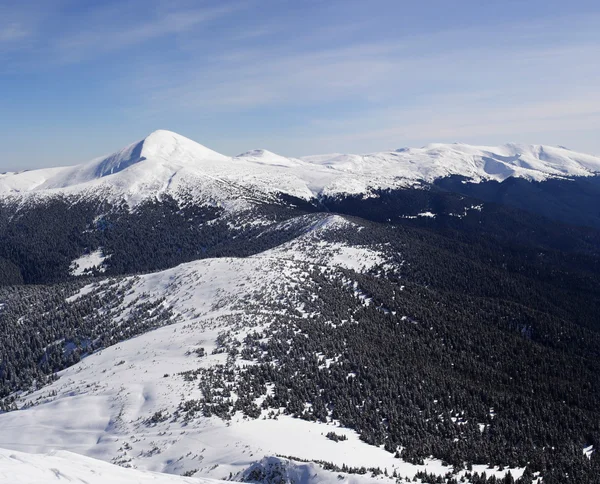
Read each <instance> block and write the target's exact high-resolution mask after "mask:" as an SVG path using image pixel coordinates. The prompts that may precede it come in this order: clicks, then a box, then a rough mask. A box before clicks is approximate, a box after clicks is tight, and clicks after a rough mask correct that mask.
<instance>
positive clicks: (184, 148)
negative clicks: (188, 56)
mask: <svg viewBox="0 0 600 484" xmlns="http://www.w3.org/2000/svg"><path fill="white" fill-rule="evenodd" d="M598 172H600V158H598V157H594V156H591V155H585V154H581V153H576V152H573V151H570V150H567V149H565V148H556V147H549V146H539V145H517V144H507V145H504V146H500V147H487V146H470V145H465V144H431V145H428V146H426V147H423V148H404V149H399V150H396V151H384V152H380V153H372V154H366V155H352V154H350V155H345V154H331V155H316V156H307V157H303V158H301V159H298V158H286V157H283V156H280V155H277V154H275V153H272V152H269V151H267V150H252V151H248V152H246V153H243V154H241V155H238V156H235V157H227V156H224V155H221V154H219V153H217V152H215V151H212V150H210V149H208V148H206V147H204V146H202V145H200V144H198V143H196V142H194V141H192V140H190V139H188V138H185V137H184V136H181V135H178V134H176V133H173V132H170V131H164V130H159V131H155V132H154V133H152V134H150V135H149V136H148V137H146V138H145V139H143V140H142V141H139V142H137V143H134V144H132V145H130V146H128V147H126V148H124V149H122V150H120V151H118V152H116V153H114V154H112V155H110V156H107V157H103V158H98V159H96V160H93V161H91V162H89V163H85V164H82V165H78V166H74V167H64V168H52V169H41V170H34V171H26V172H21V173H8V174H4V175H0V194H2V195H4V196H6V195H12V196H16V195H23V194H36V195H42V194H56V193H66V194H81V193H83V194H93V193H97V192H99V191H102V192H103V193H112V194H113V195H114V194H118V195H120V196H124V197H125V198H126V199H127V200H128V201H129V203H131V204H135V203H137V202H139V201H141V200H144V199H147V198H154V197H159V198H160V196H161V195H162V194H169V195H172V196H174V197H176V198H177V197H180V198H181V197H184V196H190V195H191V196H193V197H194V198H195V199H198V200H201V201H205V202H209V203H216V204H219V205H222V206H235V207H239V206H245V205H244V203H243V201H244V200H245V201H246V202H248V203H251V202H252V201H253V200H269V199H270V197H272V196H273V195H274V194H277V193H282V194H287V195H291V196H294V197H298V198H301V199H305V200H310V199H312V198H315V197H320V196H324V195H325V196H335V195H345V194H360V193H368V192H369V191H370V190H373V189H378V188H394V187H404V186H411V185H413V184H414V183H416V182H419V181H425V182H432V181H434V180H436V179H439V178H443V177H446V176H449V175H462V176H464V177H466V178H468V179H471V180H472V181H474V182H479V181H483V180H497V181H502V180H505V179H506V178H509V177H520V178H525V179H529V180H544V179H547V178H549V177H574V176H591V175H593V174H595V173H598ZM240 204H241V205H240Z"/></svg>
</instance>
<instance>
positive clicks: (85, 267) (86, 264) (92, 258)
mask: <svg viewBox="0 0 600 484" xmlns="http://www.w3.org/2000/svg"><path fill="white" fill-rule="evenodd" d="M105 260H106V257H105V256H104V254H103V252H102V249H98V250H95V251H94V252H90V253H89V254H85V255H82V256H81V257H79V258H77V259H75V260H74V261H73V262H71V267H70V274H71V275H73V276H83V275H85V274H90V273H91V271H92V269H98V270H99V271H100V272H104V271H105V269H106V268H105V267H104V265H103V264H104V261H105Z"/></svg>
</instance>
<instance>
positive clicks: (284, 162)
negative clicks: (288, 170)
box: [235, 149, 300, 166]
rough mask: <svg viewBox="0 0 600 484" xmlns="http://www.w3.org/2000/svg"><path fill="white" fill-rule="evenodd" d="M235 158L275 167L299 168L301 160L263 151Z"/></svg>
mask: <svg viewBox="0 0 600 484" xmlns="http://www.w3.org/2000/svg"><path fill="white" fill-rule="evenodd" d="M235 158H236V159H237V160H244V161H251V162H254V163H259V164H261V165H273V166H297V165H298V164H299V163H300V161H299V160H295V159H294V158H286V157H285V156H281V155H278V154H277V153H273V152H272V151H268V150H263V149H260V150H250V151H246V152H245V153H242V154H240V155H237V156H236V157H235Z"/></svg>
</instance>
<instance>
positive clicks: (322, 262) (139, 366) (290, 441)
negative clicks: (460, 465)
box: [0, 214, 522, 484]
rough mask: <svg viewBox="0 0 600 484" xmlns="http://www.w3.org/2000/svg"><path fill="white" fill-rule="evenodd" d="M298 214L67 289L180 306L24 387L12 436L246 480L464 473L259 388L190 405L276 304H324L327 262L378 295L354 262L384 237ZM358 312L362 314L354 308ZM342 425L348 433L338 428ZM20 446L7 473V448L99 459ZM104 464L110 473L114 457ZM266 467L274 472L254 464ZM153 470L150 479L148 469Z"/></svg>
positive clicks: (5, 420)
mask: <svg viewBox="0 0 600 484" xmlns="http://www.w3.org/2000/svg"><path fill="white" fill-rule="evenodd" d="M288 223H297V224H298V223H300V224H303V225H304V226H305V227H306V231H305V233H304V235H302V236H301V237H299V238H297V239H295V240H294V241H292V242H288V243H285V244H282V245H281V246H279V247H277V248H275V249H271V250H268V251H266V252H263V253H260V254H257V255H255V256H252V257H247V258H220V259H205V260H201V261H195V262H191V263H188V264H182V265H180V266H178V267H175V268H173V269H169V270H167V271H162V272H158V273H153V274H147V275H142V276H134V277H130V278H127V279H125V280H121V279H115V280H110V279H109V280H104V281H103V282H100V284H98V283H92V284H90V285H89V286H85V287H84V288H82V289H81V290H80V291H79V293H78V294H75V295H74V296H71V297H70V299H69V301H70V302H74V301H76V300H77V299H78V298H80V297H82V296H84V295H86V294H89V293H90V292H92V291H97V290H105V289H106V288H108V287H109V286H121V287H123V288H125V290H126V292H127V294H126V296H125V299H124V300H123V302H122V307H121V309H120V310H119V311H117V312H118V313H121V314H123V315H125V314H127V313H129V312H131V311H132V308H133V307H135V306H136V305H140V304H144V303H147V302H148V301H157V300H163V302H162V304H163V305H164V306H165V307H170V308H172V309H173V311H174V315H173V319H172V321H171V324H169V325H168V326H164V327H161V328H158V329H155V330H153V331H150V332H147V333H145V334H142V335H140V336H138V337H136V338H133V339H129V340H127V341H123V342H121V343H119V344H116V345H114V346H111V347H108V348H105V349H103V350H102V351H99V352H96V353H94V354H92V355H90V356H88V357H87V358H85V359H84V360H82V361H81V362H80V363H78V364H76V365H75V366H72V367H71V368H68V369H66V370H64V371H63V372H61V373H60V379H58V380H57V381H56V382H54V383H52V384H51V385H49V386H47V387H44V388H42V389H40V390H38V391H36V392H33V393H31V394H29V395H22V396H21V397H20V398H19V406H21V407H23V408H24V410H22V411H16V412H9V413H6V414H0V428H1V429H2V432H0V448H2V447H5V448H11V449H15V450H16V451H26V452H39V453H48V452H51V451H53V450H61V451H69V452H75V453H78V454H83V455H86V456H89V457H95V458H99V459H102V460H104V461H107V462H112V463H115V464H119V465H121V466H125V467H134V468H137V469H146V470H149V471H153V472H166V473H169V474H179V475H182V474H184V473H188V474H190V475H191V474H193V475H194V476H198V477H201V478H212V479H215V478H216V479H227V478H229V477H231V478H232V479H233V480H241V481H244V482H248V481H250V482H264V483H276V482H293V483H303V484H311V483H334V482H345V483H348V484H367V483H369V482H373V481H374V479H375V477H374V476H372V475H371V474H370V473H368V474H366V475H361V474H357V473H356V472H354V473H350V472H341V471H338V472H328V471H326V470H323V469H322V468H320V467H319V466H318V465H315V464H312V462H315V461H323V462H328V463H332V464H333V465H335V466H338V467H339V468H340V469H342V468H343V467H344V466H347V467H348V468H360V467H364V468H366V469H369V468H378V469H381V470H383V469H387V470H388V471H389V476H383V475H382V476H380V477H378V478H377V479H376V480H377V481H378V482H382V483H390V484H391V483H393V482H395V481H396V479H395V478H392V473H394V474H396V475H398V476H402V477H407V478H411V479H412V478H413V477H414V476H415V474H417V473H418V472H428V473H432V474H435V475H445V474H447V473H452V472H453V469H452V466H449V465H446V464H444V463H443V462H442V461H441V460H439V459H435V458H429V459H426V460H425V461H424V462H423V463H422V464H411V463H408V462H405V461H403V460H402V459H399V458H397V457H395V456H394V454H393V453H390V452H388V451H386V450H384V449H383V448H382V447H378V446H373V445H369V444H367V443H366V442H364V441H363V440H361V439H360V437H359V434H358V433H357V432H355V431H353V430H350V429H347V428H343V427H341V426H340V424H339V422H337V421H336V420H335V418H331V416H330V417H328V418H327V421H326V422H323V421H310V420H308V419H306V420H305V419H298V418H293V417H292V416H291V415H289V414H287V412H281V411H279V409H273V408H269V407H268V406H266V407H262V406H261V404H262V402H263V401H264V399H265V397H266V395H263V396H258V397H256V396H253V397H252V401H253V402H255V403H256V405H257V407H256V408H257V409H258V415H255V418H248V417H247V416H246V415H244V413H243V412H241V411H236V412H234V414H233V416H232V417H231V418H227V419H221V418H218V417H217V416H215V415H212V416H211V415H206V414H203V412H202V411H199V410H198V411H193V410H190V408H193V406H194V405H195V403H194V402H195V401H196V399H202V398H203V397H204V396H206V392H207V390H206V389H203V388H204V384H208V385H209V386H210V391H211V392H215V396H216V395H217V394H218V393H219V392H220V391H222V390H219V388H221V385H220V383H217V382H216V381H214V380H213V378H214V377H215V376H216V374H218V373H220V372H223V371H226V372H233V373H238V372H242V373H243V372H244V369H243V368H244V366H246V365H251V364H252V361H251V360H250V359H248V356H246V354H245V353H244V352H240V351H235V353H232V352H231V350H232V348H234V347H235V348H237V347H239V348H243V345H244V344H245V342H246V341H248V338H249V337H250V338H251V337H252V335H254V334H256V332H257V331H258V332H262V331H267V330H268V328H269V327H271V326H272V325H274V326H276V325H277V324H278V323H277V322H278V318H284V319H290V320H296V319H299V320H307V321H310V320H312V319H314V318H315V317H316V315H317V313H316V312H315V308H318V307H319V305H322V304H323V302H322V301H321V296H320V295H319V294H320V292H321V291H322V290H323V287H322V285H323V282H320V283H318V282H316V281H315V279H314V278H315V274H318V276H317V277H324V278H326V279H330V280H332V281H338V282H340V283H341V284H342V287H344V288H345V289H344V290H345V291H347V292H348V294H349V295H350V296H351V297H353V298H354V299H355V300H356V301H357V304H358V305H359V306H369V305H370V304H371V299H370V297H369V295H368V294H365V293H364V292H363V291H361V290H360V288H359V287H358V285H357V284H356V283H352V282H351V281H350V280H349V279H348V276H347V275H345V273H344V270H346V269H352V270H354V271H356V272H357V273H363V272H366V271H370V270H374V269H376V268H378V267H382V268H383V267H385V266H386V264H387V262H388V261H387V258H388V256H387V255H386V254H385V253H383V252H380V251H378V250H377V249H376V248H374V247H363V246H360V245H350V244H347V243H344V242H341V241H338V242H334V241H333V239H332V237H334V236H335V235H336V233H338V234H339V233H340V231H345V230H350V231H355V232H356V231H359V232H360V231H362V230H363V229H364V227H362V226H360V225H357V224H356V223H354V222H350V221H348V220H346V219H345V218H343V217H340V216H337V215H323V214H318V215H310V216H306V217H303V220H301V221H294V222H288ZM309 301H310V303H309ZM382 310H383V309H382ZM349 319H350V322H351V324H354V323H355V322H354V319H353V317H352V316H350V317H349ZM240 345H241V346H240ZM320 359H321V361H322V369H323V370H324V371H327V370H328V369H330V368H331V369H333V368H334V367H335V366H336V361H335V358H328V357H327V356H326V355H320ZM213 372H217V373H215V374H214V375H213ZM242 373H239V375H240V376H241V375H242ZM230 389H231V390H232V393H233V394H232V395H231V396H230V397H228V398H226V399H225V400H224V401H230V402H235V401H236V400H239V399H242V398H243V397H244V396H246V397H247V396H248V395H236V393H237V392H238V390H237V388H236V386H235V385H234V386H231V387H230ZM216 398H217V399H220V397H216ZM210 405H212V404H209V406H210ZM28 407H30V408H28ZM274 411H275V412H276V413H277V415H275V416H274V415H273V412H274ZM330 432H334V433H336V434H337V435H340V436H342V437H343V438H344V441H343V442H336V441H334V440H332V439H330V438H328V437H327V434H328V433H330ZM15 455H17V457H14V458H12V457H10V454H9V455H7V452H3V451H0V476H1V472H2V471H3V470H2V469H3V466H4V465H5V464H6V462H4V463H3V461H2V459H5V460H6V459H8V461H7V462H8V464H9V470H10V469H12V468H13V467H14V468H15V469H16V471H18V472H21V470H22V472H23V473H27V472H29V470H31V467H32V466H35V467H36V469H34V470H36V472H38V471H39V472H40V473H43V472H45V470H44V469H41V470H40V469H39V467H40V466H45V467H53V468H54V467H56V468H58V469H60V472H61V473H63V474H65V475H69V476H73V477H75V476H77V475H78V473H79V472H80V470H81V471H85V472H87V469H89V468H90V466H91V462H93V461H90V460H88V459H83V458H79V457H78V458H75V459H74V461H73V465H74V466H75V467H74V468H73V469H71V470H69V468H68V467H67V468H66V469H67V470H63V467H64V465H63V466H62V467H61V466H58V464H56V466H55V463H54V461H56V460H60V459H64V458H68V456H69V455H68V454H65V453H64V452H61V453H59V454H58V455H56V456H50V457H41V456H39V457H38V456H33V457H24V456H23V455H22V454H15ZM280 456H292V457H293V458H294V459H295V460H294V461H290V460H288V459H282V458H281V457H280ZM19 461H20V462H21V464H19V465H18V462H19ZM304 461H307V462H308V463H304ZM59 463H60V462H59ZM100 469H101V470H102V472H104V473H105V475H106V476H108V475H109V473H108V472H109V470H110V468H109V467H108V466H106V465H104V466H103V467H102V466H100ZM255 469H258V470H257V471H256V472H260V473H261V475H262V476H263V478H261V479H249V478H248V475H249V473H251V472H252V471H253V470H255ZM475 470H476V471H477V472H480V473H481V472H486V473H487V474H488V475H491V474H494V475H497V476H498V477H503V476H504V475H505V474H506V472H507V471H508V469H499V468H490V467H488V466H485V465H480V466H475ZM511 471H512V473H513V475H514V476H517V477H518V476H519V475H520V474H521V473H522V469H518V468H513V469H512V470H511ZM122 472H125V471H122ZM281 472H284V473H285V474H286V475H287V474H289V475H293V477H292V478H290V480H289V481H280V480H277V479H276V478H275V477H273V479H267V478H265V477H264V476H265V475H268V474H270V473H272V474H273V476H276V475H277V474H281ZM464 472H465V471H462V472H458V473H455V475H456V476H457V477H460V476H461V475H462V474H464ZM118 475H119V476H120V474H118ZM123 475H125V474H123ZM143 477H144V476H143V475H140V481H139V482H145V481H144V480H143ZM157 479H158V478H157ZM24 482H33V481H27V480H25V481H24ZM92 482H94V481H92ZM157 482H161V481H160V480H158V481H157ZM167 482H169V483H170V482H171V481H168V480H165V483H167ZM175 482H178V481H173V484H175ZM182 482H188V481H182ZM201 482H206V481H201Z"/></svg>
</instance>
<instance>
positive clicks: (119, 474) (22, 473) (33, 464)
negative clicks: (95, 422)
mask: <svg viewBox="0 0 600 484" xmlns="http://www.w3.org/2000/svg"><path fill="white" fill-rule="evenodd" d="M0 482H6V483H8V482H10V483H12V484H37V483H41V482H43V483H51V482H85V483H87V484H105V483H107V482H110V483H111V484H130V483H134V482H135V483H138V484H146V483H153V484H194V483H195V484H211V483H212V484H218V483H221V482H224V481H216V480H214V479H198V478H195V479H192V478H185V477H180V476H173V475H168V474H158V473H155V472H147V471H138V470H135V469H124V468H122V467H119V466H116V465H114V464H109V463H107V462H102V461H100V460H96V459H91V458H89V457H84V456H82V455H78V454H73V453H71V452H65V451H59V452H51V453H49V454H27V453H24V452H16V451H9V450H4V449H0Z"/></svg>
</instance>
